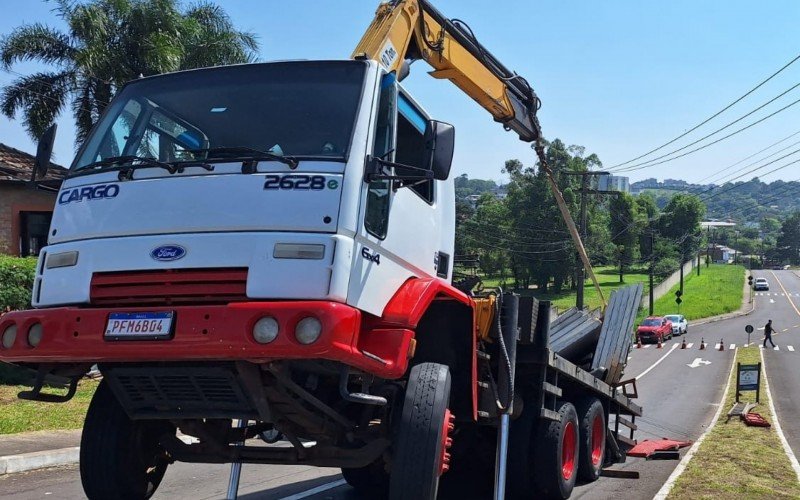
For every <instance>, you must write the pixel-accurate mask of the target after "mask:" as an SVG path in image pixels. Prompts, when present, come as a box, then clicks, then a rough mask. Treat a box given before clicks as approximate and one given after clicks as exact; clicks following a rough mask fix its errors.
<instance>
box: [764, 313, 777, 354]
mask: <svg viewBox="0 0 800 500" xmlns="http://www.w3.org/2000/svg"><path fill="white" fill-rule="evenodd" d="M774 331H775V329H774V328H772V320H769V321H767V324H766V325H764V348H765V349H766V348H767V340H769V343H770V344H772V347H775V342H773V341H772V332H774Z"/></svg>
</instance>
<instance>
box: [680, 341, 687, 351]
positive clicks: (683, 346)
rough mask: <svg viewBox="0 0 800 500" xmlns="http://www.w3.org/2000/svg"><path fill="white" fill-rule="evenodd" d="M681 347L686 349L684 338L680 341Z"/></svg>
mask: <svg viewBox="0 0 800 500" xmlns="http://www.w3.org/2000/svg"><path fill="white" fill-rule="evenodd" d="M681 349H686V339H683V342H681Z"/></svg>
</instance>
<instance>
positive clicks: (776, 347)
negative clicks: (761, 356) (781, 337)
mask: <svg viewBox="0 0 800 500" xmlns="http://www.w3.org/2000/svg"><path fill="white" fill-rule="evenodd" d="M772 350H773V351H780V350H781V346H779V345H776V346H775V347H773V348H772Z"/></svg>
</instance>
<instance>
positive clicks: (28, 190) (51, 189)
mask: <svg viewBox="0 0 800 500" xmlns="http://www.w3.org/2000/svg"><path fill="white" fill-rule="evenodd" d="M34 161H35V157H34V156H33V155H30V154H28V153H25V152H24V151H20V150H18V149H14V148H12V147H10V146H6V145H5V144H2V143H0V253H4V254H11V255H21V256H28V255H38V254H39V250H40V249H41V248H42V247H43V246H45V245H46V244H47V232H48V231H49V230H50V219H51V218H52V215H53V206H54V205H55V202H56V194H57V193H58V188H59V187H60V186H61V182H62V180H63V179H64V176H65V175H66V173H67V170H66V169H65V168H64V167H61V166H59V165H56V164H54V163H51V164H50V168H49V169H48V171H47V175H46V176H45V177H44V178H42V179H36V180H35V181H34V182H31V179H32V176H33V170H34Z"/></svg>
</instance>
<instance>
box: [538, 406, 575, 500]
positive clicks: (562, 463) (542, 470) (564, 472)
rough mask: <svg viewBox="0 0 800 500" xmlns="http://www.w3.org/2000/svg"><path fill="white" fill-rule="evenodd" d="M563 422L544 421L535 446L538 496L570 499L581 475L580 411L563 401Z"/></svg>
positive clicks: (560, 409) (561, 411) (559, 408)
mask: <svg viewBox="0 0 800 500" xmlns="http://www.w3.org/2000/svg"><path fill="white" fill-rule="evenodd" d="M557 411H558V413H559V415H561V421H560V422H553V421H549V420H542V421H541V422H540V423H539V429H538V440H537V441H536V442H535V443H531V445H532V446H535V451H534V463H535V464H536V469H535V475H534V478H533V481H534V484H535V487H536V489H537V490H538V491H539V494H540V495H541V496H540V497H539V498H557V499H563V498H569V496H570V495H571V494H572V489H573V488H574V487H575V479H576V477H577V476H578V459H579V456H580V455H579V446H578V441H579V439H578V436H579V432H580V431H579V429H578V413H577V412H576V411H575V407H574V406H573V405H572V403H567V402H566V401H561V402H560V403H559V404H558V408H557Z"/></svg>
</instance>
